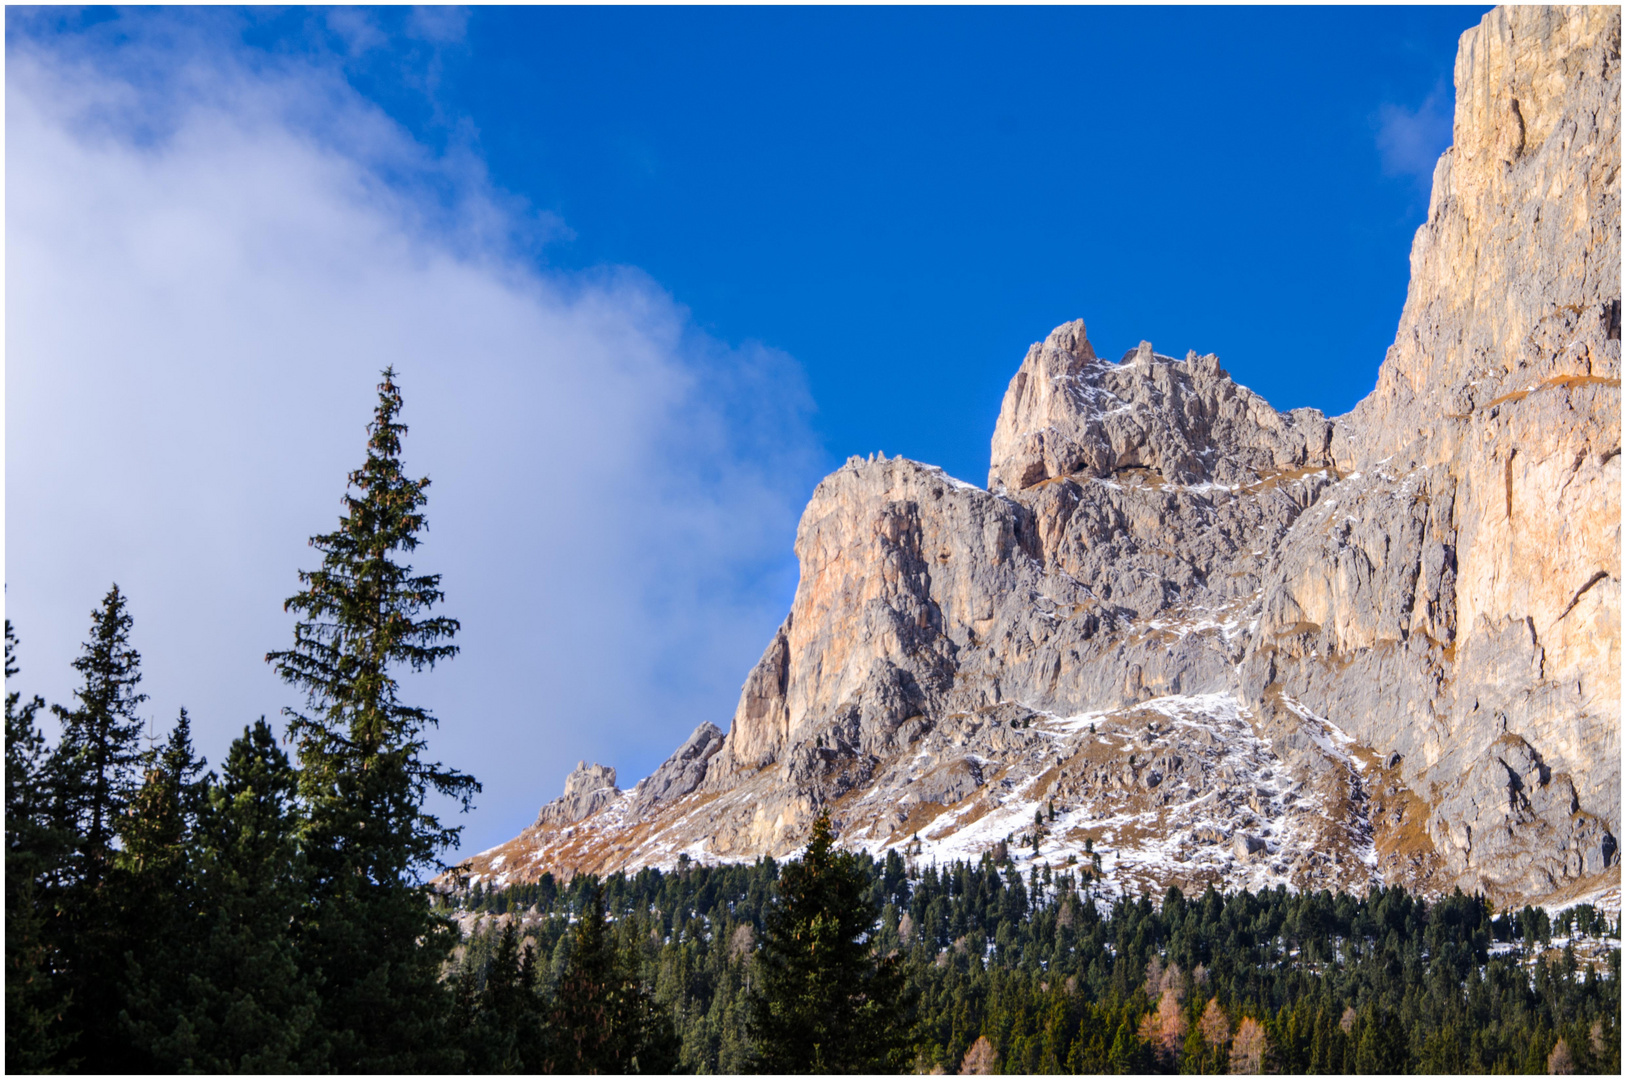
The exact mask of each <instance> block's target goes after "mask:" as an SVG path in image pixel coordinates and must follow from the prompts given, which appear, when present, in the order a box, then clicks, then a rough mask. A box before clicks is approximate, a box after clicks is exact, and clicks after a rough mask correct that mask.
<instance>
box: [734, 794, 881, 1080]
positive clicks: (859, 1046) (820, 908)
mask: <svg viewBox="0 0 1626 1080" xmlns="http://www.w3.org/2000/svg"><path fill="white" fill-rule="evenodd" d="M834 843H835V835H834V833H833V832H832V831H831V828H830V818H829V815H828V813H821V814H820V815H819V817H818V818H817V819H816V820H815V821H814V823H813V835H812V838H811V839H810V840H809V842H808V845H807V851H806V853H805V854H804V855H803V856H802V858H801V859H800V860H799V861H797V862H793V863H790V864H789V865H787V866H786V867H785V868H784V870H783V872H782V873H781V874H780V877H779V883H778V888H777V892H778V903H777V904H776V905H775V906H774V907H773V908H771V909H770V911H769V913H768V916H767V919H766V925H765V927H764V934H763V940H762V946H761V948H760V950H759V951H758V954H757V955H758V989H757V993H756V995H755V997H754V999H753V1002H752V1021H753V1022H752V1037H753V1039H754V1041H755V1043H756V1047H757V1053H758V1055H759V1056H760V1059H761V1065H762V1066H763V1068H764V1069H765V1070H766V1071H768V1072H786V1073H789V1072H896V1071H898V1070H900V1069H902V1068H904V1067H905V1066H906V1065H907V1064H908V1056H909V1055H908V1049H907V1043H908V1037H909V1031H908V1025H907V1022H906V1019H905V1011H906V1009H907V1006H908V1002H906V1000H905V996H904V994H905V984H904V972H903V968H902V962H901V959H900V958H899V957H898V956H897V955H896V954H892V955H889V956H885V957H877V956H875V955H874V950H873V947H872V945H871V943H870V942H869V940H868V938H869V935H870V934H871V933H872V932H873V931H874V929H875V926H876V922H877V920H878V919H879V917H880V912H879V910H878V909H877V908H876V906H875V905H874V904H873V903H872V902H871V900H870V899H869V882H868V880H867V877H866V875H865V873H864V871H863V868H862V867H861V866H860V865H859V863H858V860H857V858H856V857H855V856H854V855H853V854H852V853H851V852H837V851H836V850H835V849H834Z"/></svg>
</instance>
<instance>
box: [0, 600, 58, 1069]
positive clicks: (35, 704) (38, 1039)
mask: <svg viewBox="0 0 1626 1080" xmlns="http://www.w3.org/2000/svg"><path fill="white" fill-rule="evenodd" d="M5 670H6V682H7V683H8V684H9V683H10V682H11V678H12V676H14V675H16V674H17V670H18V669H17V636H16V634H14V633H13V632H12V629H11V620H10V619H7V620H6V669H5ZM44 708H45V702H44V701H43V700H41V699H40V698H39V697H38V696H37V695H36V696H35V697H33V698H31V699H29V700H28V701H27V702H24V701H23V700H22V694H21V693H20V692H18V691H15V690H11V689H9V688H8V689H7V691H6V1071H7V1072H11V1073H34V1072H41V1071H43V1070H44V1069H45V1068H47V1067H48V1066H49V1065H51V1063H52V1060H53V1059H54V1058H57V1057H58V1055H59V1054H61V1052H62V1051H63V1050H65V1049H66V1048H67V1046H68V1044H69V1042H70V1040H69V1038H68V1036H67V1034H66V1032H65V1030H64V1028H63V1024H62V1017H63V1009H64V1006H65V1005H66V1002H65V1000H64V997H63V994H62V992H61V990H60V989H59V988H58V987H57V985H56V980H55V978H54V977H53V975H52V971H53V968H54V967H55V966H56V965H55V964H54V963H53V961H52V958H51V949H50V947H49V946H48V944H47V939H46V931H47V928H48V925H49V923H48V910H47V908H46V907H45V902H46V899H47V895H46V893H45V892H44V890H42V889H41V888H40V882H41V880H42V879H45V878H47V877H48V876H49V875H50V870H51V867H52V865H53V864H54V863H55V861H56V860H57V859H58V858H59V857H60V855H61V852H62V846H61V844H60V842H59V836H58V834H57V833H56V832H54V831H53V830H52V829H51V827H50V823H49V821H48V819H47V816H46V814H47V809H48V808H47V805H46V802H45V798H44V791H43V788H42V783H43V774H44V767H45V736H44V735H43V734H41V733H40V730H39V728H38V727H36V726H35V723H34V718H35V717H36V716H38V715H39V713H40V711H41V710H42V709H44Z"/></svg>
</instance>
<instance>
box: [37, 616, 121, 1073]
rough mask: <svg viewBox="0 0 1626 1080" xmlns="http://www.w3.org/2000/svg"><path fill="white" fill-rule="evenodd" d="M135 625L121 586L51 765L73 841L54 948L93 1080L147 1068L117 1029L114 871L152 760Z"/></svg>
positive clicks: (59, 874)
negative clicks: (147, 751) (141, 713)
mask: <svg viewBox="0 0 1626 1080" xmlns="http://www.w3.org/2000/svg"><path fill="white" fill-rule="evenodd" d="M131 624H132V619H131V617H130V614H129V612H128V611H127V610H126V608H125V600H124V596H123V594H122V593H121V592H120V591H119V587H118V586H117V585H114V586H113V587H112V588H111V589H109V590H108V593H107V596H106V597H105V598H104V599H103V601H102V604H101V607H99V608H97V609H96V610H95V611H94V612H92V613H91V629H90V640H89V641H87V642H86V643H85V645H84V652H83V653H82V654H81V655H80V656H79V658H78V659H76V660H75V661H74V662H73V667H74V669H75V670H76V671H78V672H79V674H80V675H81V677H82V678H83V680H84V681H83V684H82V685H81V686H80V687H79V689H78V690H76V691H75V692H74V696H75V697H76V698H77V699H78V704H77V705H76V706H75V707H74V708H73V709H71V710H70V709H66V708H63V707H62V706H60V705H58V706H53V708H52V711H53V712H55V713H56V715H57V718H58V719H59V721H60V722H61V725H62V736H61V739H60V740H59V741H58V743H57V746H56V749H55V750H54V751H53V752H52V754H51V756H50V759H49V761H48V764H47V766H46V787H47V788H48V790H49V793H50V802H51V807H50V816H51V821H52V828H53V829H55V830H56V831H57V832H58V833H59V835H61V836H62V837H63V838H64V841H65V844H64V854H63V858H61V859H60V860H58V861H57V864H56V866H54V867H53V868H52V872H51V874H50V876H49V877H48V879H47V881H46V885H47V892H48V894H49V901H50V903H51V905H52V907H53V908H54V911H55V913H56V917H55V918H53V919H52V923H51V926H50V930H49V934H50V938H51V942H50V945H51V947H52V948H53V949H54V951H55V954H56V956H57V958H58V960H59V962H60V965H61V967H60V970H61V973H62V985H63V987H64V989H65V990H66V991H67V992H68V993H69V994H70V995H71V999H70V1001H69V1005H68V1010H67V1019H66V1024H67V1028H68V1029H69V1030H72V1031H76V1032H77V1033H78V1034H77V1040H78V1041H77V1042H76V1043H75V1046H74V1053H75V1056H76V1058H78V1059H80V1063H81V1065H82V1067H83V1068H84V1069H85V1070H86V1071H89V1072H117V1071H123V1070H127V1069H130V1068H138V1067H140V1066H141V1065H142V1063H141V1062H139V1061H134V1060H132V1059H131V1057H130V1051H131V1047H130V1043H129V1039H128V1038H127V1037H126V1034H125V1032H124V1030H123V1029H122V1027H121V1025H120V1023H119V1010H120V1008H121V1006H122V996H123V989H124V980H125V974H126V971H125V961H124V957H125V952H126V951H127V948H128V946H129V940H128V937H127V934H126V927H125V925H124V923H123V918H124V915H125V914H126V913H127V912H128V911H129V907H128V906H127V904H126V903H125V902H124V899H123V897H122V884H123V883H122V880H120V879H119V873H118V867H117V866H116V865H115V855H116V852H117V845H116V840H117V835H118V828H119V825H120V824H121V823H122V821H123V819H124V815H125V813H126V811H127V810H128V809H129V806H130V801H131V799H132V798H134V796H135V794H136V791H137V790H138V789H139V788H140V786H141V782H142V767H143V764H144V760H145V759H144V755H143V753H142V750H141V746H140V738H141V720H140V718H139V717H137V716H136V709H138V708H139V707H140V705H141V703H142V702H143V701H145V700H146V695H145V694H142V693H140V692H138V691H137V689H136V687H137V686H138V685H139V684H140V682H141V656H140V654H139V653H137V652H136V650H135V649H134V648H132V647H131V646H130V627H131ZM59 1064H65V1063H63V1062H59Z"/></svg>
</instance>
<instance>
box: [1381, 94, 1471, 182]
mask: <svg viewBox="0 0 1626 1080" xmlns="http://www.w3.org/2000/svg"><path fill="white" fill-rule="evenodd" d="M1452 103H1453V98H1452V93H1451V88H1450V87H1449V86H1447V85H1445V84H1444V83H1443V82H1441V83H1438V84H1436V85H1435V87H1434V89H1433V90H1432V91H1430V92H1429V95H1428V96H1427V97H1425V98H1424V99H1423V100H1422V102H1421V103H1420V104H1418V105H1417V106H1416V107H1415V108H1411V107H1407V106H1404V105H1394V104H1389V103H1385V104H1384V105H1382V106H1380V107H1379V108H1378V112H1377V115H1376V117H1375V118H1374V121H1375V126H1376V128H1377V136H1376V142H1377V148H1378V158H1379V160H1380V161H1381V162H1382V166H1383V174H1384V175H1385V176H1398V177H1410V178H1412V179H1413V180H1416V181H1419V182H1420V183H1421V184H1422V186H1423V187H1425V188H1426V187H1427V186H1428V185H1429V183H1430V182H1431V181H1432V179H1433V176H1434V165H1435V162H1437V161H1438V160H1439V158H1440V155H1441V154H1443V153H1444V152H1445V149H1446V147H1448V146H1450V145H1451V110H1452Z"/></svg>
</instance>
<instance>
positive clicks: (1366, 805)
mask: <svg viewBox="0 0 1626 1080" xmlns="http://www.w3.org/2000/svg"><path fill="white" fill-rule="evenodd" d="M1619 44H1620V17H1619V12H1618V9H1613V8H1554V9H1535V8H1519V9H1497V10H1496V11H1495V12H1492V13H1491V14H1490V15H1487V16H1486V17H1485V19H1484V20H1483V22H1482V23H1481V24H1480V26H1478V27H1476V28H1474V29H1472V30H1469V31H1468V32H1467V33H1465V34H1464V35H1463V38H1462V42H1461V46H1460V49H1459V56H1458V62H1457V69H1456V81H1457V93H1458V103H1457V113H1456V125H1455V142H1454V145H1453V146H1452V148H1451V149H1450V150H1449V151H1447V153H1446V154H1445V156H1444V157H1443V158H1442V159H1441V162H1440V164H1439V167H1438V169H1437V170H1436V174H1435V179H1434V188H1433V195H1432V199H1431V203H1430V209H1429V217H1428V221H1427V223H1426V224H1425V225H1424V226H1423V227H1422V228H1421V229H1419V230H1418V233H1417V238H1416V240H1415V242H1414V245H1413V251H1412V281H1411V287H1410V291H1409V293H1408V297H1407V302H1406V307H1405V310H1404V312H1403V313H1402V316H1401V321H1400V327H1399V331H1398V333H1397V336H1396V340H1395V344H1394V346H1393V347H1392V348H1391V349H1390V350H1389V353H1388V355H1387V357H1386V358H1385V359H1384V361H1383V364H1382V367H1381V369H1380V374H1379V378H1378V385H1377V388H1376V389H1375V390H1374V391H1373V393H1372V394H1371V395H1370V396H1369V397H1368V398H1367V399H1365V400H1364V401H1363V402H1361V404H1360V405H1359V406H1357V408H1356V409H1355V410H1354V411H1353V412H1352V413H1350V414H1349V415H1348V416H1344V417H1339V418H1336V419H1332V420H1329V419H1328V418H1326V417H1324V416H1322V415H1321V414H1320V413H1318V412H1316V411H1315V410H1311V409H1299V410H1294V411H1293V412H1290V413H1279V412H1277V411H1276V410H1275V409H1273V408H1271V406H1270V405H1269V404H1268V403H1266V402H1265V401H1264V400H1263V399H1262V398H1260V397H1258V396H1257V395H1255V394H1253V393H1251V392H1250V391H1248V390H1247V389H1245V388H1243V387H1240V386H1238V385H1237V384H1236V383H1235V382H1233V381H1232V380H1231V378H1230V377H1229V376H1228V375H1227V374H1226V372H1225V371H1224V370H1223V369H1222V368H1221V366H1220V364H1219V361H1218V359H1217V358H1215V357H1213V356H1198V355H1196V354H1188V355H1187V356H1186V357H1185V358H1184V359H1175V358H1172V357H1168V356H1162V355H1159V354H1158V353H1156V352H1155V351H1153V349H1152V347H1151V346H1150V345H1149V344H1146V343H1142V345H1141V346H1140V347H1139V348H1138V349H1136V350H1133V351H1131V352H1130V353H1128V354H1127V355H1125V356H1124V357H1123V358H1122V359H1121V360H1120V361H1118V362H1116V363H1113V362H1110V361H1106V360H1103V359H1101V358H1100V357H1098V356H1096V354H1095V351H1094V349H1093V348H1092V346H1091V344H1090V342H1089V340H1088V339H1087V337H1086V333H1085V326H1084V324H1083V322H1073V323H1068V324H1065V325H1063V326H1061V327H1058V328H1057V329H1056V330H1054V331H1053V332H1052V333H1051V334H1050V335H1049V336H1048V337H1047V338H1046V339H1045V340H1044V341H1043V342H1041V343H1039V344H1036V345H1034V346H1033V347H1032V349H1030V350H1029V352H1028V354H1027V356H1026V358H1025V359H1024V360H1023V361H1022V363H1021V365H1020V367H1019V369H1018V370H1017V373H1016V375H1015V376H1014V377H1013V379H1012V380H1011V383H1010V387H1009V389H1008V390H1007V392H1006V395H1005V399H1004V402H1003V405H1002V407H1001V410H1000V415H999V420H998V423H997V425H996V427H995V431H994V435H993V440H992V446H991V461H990V468H989V474H988V485H989V486H988V489H987V490H984V489H982V488H978V487H975V486H973V485H970V484H967V483H964V482H961V481H958V480H955V479H953V478H951V477H949V476H947V475H945V474H944V473H943V472H942V471H941V470H939V469H936V468H933V467H930V466H926V465H921V464H918V463H916V462H912V461H907V460H902V459H896V460H887V459H885V458H884V457H876V458H871V459H868V460H865V459H859V458H854V459H852V460H850V461H848V463H847V464H846V465H845V466H843V467H842V468H841V469H839V470H837V471H836V472H835V473H833V474H832V475H830V476H829V477H827V478H826V479H825V480H824V481H823V482H822V483H821V484H820V485H819V486H818V488H817V490H816V491H815V492H814V494H813V497H812V500H811V501H810V503H809V505H808V508H807V510H806V512H805V513H804V515H803V518H802V522H801V526H800V528H799V530H798V533H797V539H796V553H797V556H798V558H799V560H800V563H801V581H800V584H799V586H798V589H797V593H796V597H795V600H794V602H793V604H792V607H791V611H790V613H789V615H788V616H787V617H786V619H785V622H784V624H783V625H782V626H781V627H780V629H779V631H778V632H777V633H776V634H775V636H774V638H773V640H772V642H770V644H769V645H768V648H767V650H766V651H765V652H764V653H763V656H762V659H761V660H760V661H759V662H758V664H757V665H756V667H755V668H754V669H753V670H752V671H751V673H750V674H749V676H748V677H747V679H746V682H745V686H744V689H743V691H742V693H741V696H740V701H739V706H738V708H737V709H736V711H735V714H734V717H733V720H732V723H731V725H730V728H729V730H728V732H727V734H726V735H724V734H723V733H722V732H721V731H720V730H718V729H717V728H715V727H713V726H711V725H709V724H707V725H702V727H701V728H700V729H698V730H697V731H696V732H695V733H694V735H693V736H691V737H690V739H689V740H688V742H686V743H685V744H684V746H683V747H681V748H680V749H679V750H678V752H677V753H676V754H674V755H673V757H672V759H671V760H669V761H668V762H667V763H666V764H665V765H663V766H662V767H661V768H660V769H659V770H657V771H656V773H655V774H654V775H652V776H651V777H650V778H648V779H647V780H645V781H643V782H642V783H641V784H639V785H638V787H637V788H636V789H634V790H632V791H629V792H621V791H618V790H617V789H616V788H615V787H614V775H613V773H610V774H609V775H608V777H607V779H606V777H605V776H604V775H602V774H600V773H595V772H593V771H592V770H588V769H586V768H585V766H584V767H583V768H581V769H578V771H577V773H573V774H572V777H571V781H570V783H569V784H568V785H567V792H566V796H565V797H564V798H562V799H560V800H557V801H556V802H555V803H552V804H549V806H548V807H546V808H544V810H543V813H542V816H541V818H540V819H539V821H538V823H537V825H535V826H533V827H532V828H531V829H529V830H527V831H526V833H524V834H522V835H521V836H520V837H519V838H517V839H516V840H515V841H513V842H511V843H510V844H508V845H504V846H503V847H501V848H498V849H494V850H493V851H492V852H487V853H484V854H482V855H481V856H479V857H477V858H476V859H474V860H472V861H471V862H470V864H469V865H468V870H469V871H470V872H472V873H475V874H478V875H481V876H484V877H493V878H499V879H507V880H514V879H523V878H527V877H534V876H535V875H536V874H538V873H540V872H542V871H543V870H548V869H551V870H554V871H562V872H569V871H572V870H575V869H591V870H608V869H614V868H620V867H634V866H641V865H652V864H653V865H671V864H672V863H674V862H675V860H676V859H677V858H678V857H679V855H681V854H687V855H689V856H690V857H691V858H698V859H740V858H753V857H755V856H757V855H759V854H773V855H784V854H787V853H790V852H792V851H794V850H796V849H797V847H798V846H799V845H800V844H801V843H802V842H803V840H804V839H805V836H806V830H807V826H808V824H809V822H810V821H811V819H812V817H813V815H814V814H815V813H816V812H817V811H818V810H819V809H820V808H824V807H828V808H830V809H831V810H832V812H833V814H834V815H835V818H836V822H837V824H838V827H839V829H840V832H841V835H842V838H843V842H844V843H847V844H850V845H852V846H855V847H867V848H869V849H871V850H875V851H879V850H881V849H884V848H887V847H890V846H894V845H896V846H901V847H903V848H904V849H905V850H907V851H908V852H910V853H911V854H912V855H913V856H914V857H917V858H927V857H938V858H948V857H955V856H966V855H969V856H973V857H974V856H976V855H977V854H980V852H981V851H983V850H986V849H987V848H988V847H990V846H992V845H994V844H996V843H999V842H1007V843H1008V844H1010V845H1013V848H1014V849H1013V854H1015V853H1016V852H1017V851H1020V852H1021V858H1023V859H1027V860H1041V861H1047V862H1052V863H1055V862H1064V861H1065V860H1067V859H1069V858H1071V859H1074V860H1077V859H1079V858H1081V857H1087V855H1086V850H1085V841H1089V842H1090V846H1091V847H1092V848H1093V850H1094V852H1095V853H1100V854H1102V855H1103V865H1102V870H1103V873H1104V875H1105V880H1104V881H1103V882H1102V883H1101V884H1100V885H1099V888H1100V889H1102V890H1104V891H1106V892H1108V893H1110V892H1111V891H1112V890H1114V889H1116V890H1120V891H1127V890H1131V889H1135V888H1142V887H1145V888H1160V887H1163V886H1165V885H1167V884H1169V883H1181V884H1185V885H1191V886H1200V885H1201V884H1203V883H1206V882H1209V881H1215V882H1218V883H1220V884H1223V885H1249V886H1254V887H1258V886H1263V885H1270V884H1274V883H1286V884H1289V885H1292V886H1294V887H1321V886H1325V885H1335V884H1336V885H1342V886H1345V887H1351V888H1359V887H1363V886H1365V885H1370V884H1373V883H1376V882H1381V881H1402V882H1405V883H1408V884H1411V885H1413V886H1417V887H1422V888H1449V887H1450V886H1452V885H1462V886H1464V887H1468V888H1474V887H1478V888H1484V889H1486V890H1487V891H1489V892H1490V893H1491V894H1492V895H1493V896H1495V897H1497V898H1498V899H1502V900H1512V899H1529V898H1534V897H1538V896H1547V895H1552V894H1554V893H1556V892H1561V891H1563V890H1566V889H1569V890H1575V889H1584V888H1587V887H1590V886H1591V885H1593V884H1596V883H1597V882H1599V881H1601V880H1605V879H1606V878H1608V877H1609V876H1610V875H1614V880H1617V881H1618V873H1619V870H1618V856H1617V853H1616V846H1615V844H1616V842H1615V834H1616V833H1618V831H1619V821H1618V820H1617V818H1618V807H1619V799H1620V722H1619V721H1620V711H1619V691H1620V652H1619V650H1620V547H1619V542H1620V537H1619V522H1620V456H1619V454H1620V341H1619V297H1620V279H1619V271H1620V203H1619V184H1620V180H1619V165H1620V150H1619V109H1618V101H1619V92H1620V75H1619V55H1620V49H1619ZM1035 811H1038V812H1039V816H1040V819H1041V824H1039V825H1035V820H1034V814H1035Z"/></svg>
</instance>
